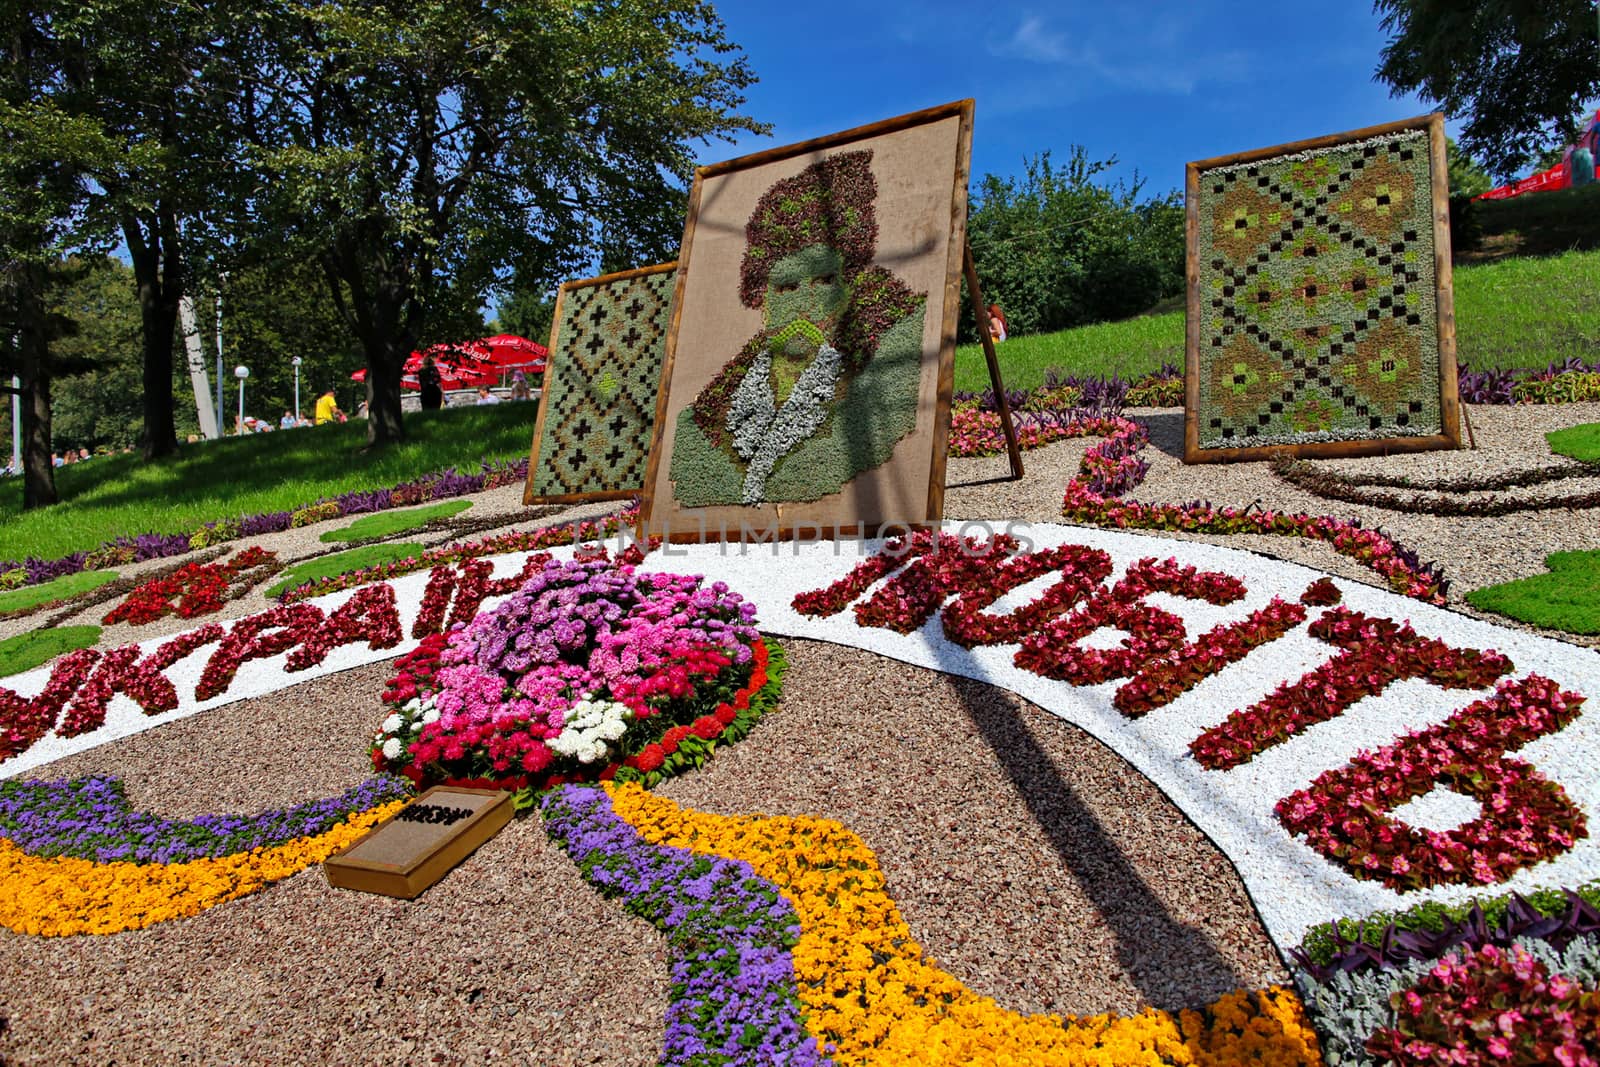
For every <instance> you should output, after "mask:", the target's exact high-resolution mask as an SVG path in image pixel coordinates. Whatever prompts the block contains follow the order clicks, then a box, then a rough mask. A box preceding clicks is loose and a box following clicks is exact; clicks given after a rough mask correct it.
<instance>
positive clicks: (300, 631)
mask: <svg viewBox="0 0 1600 1067" xmlns="http://www.w3.org/2000/svg"><path fill="white" fill-rule="evenodd" d="M324 621H325V616H324V615H323V613H322V609H321V608H319V607H317V606H316V605H315V604H305V603H300V604H286V605H283V606H281V607H276V608H272V609H271V610H269V611H264V612H262V613H261V614H259V615H250V616H248V617H246V618H243V619H240V620H239V621H238V622H236V623H234V624H233V629H232V630H230V631H229V632H228V636H227V637H225V638H223V639H222V643H221V644H220V645H218V646H217V650H216V651H215V652H213V653H212V654H211V658H210V659H209V660H207V661H206V666H205V670H203V671H202V672H201V673H200V682H199V684H197V685H196V686H195V687H194V698H195V699H196V700H209V699H211V698H212V697H214V696H220V695H222V694H223V693H226V692H227V691H228V687H229V686H231V685H232V684H233V678H234V675H236V674H238V673H239V667H240V666H241V665H243V664H245V663H247V662H249V661H250V660H253V659H267V658H268V657H270V656H276V655H277V654H278V653H280V652H287V651H288V650H289V649H291V648H294V647H295V646H296V645H303V644H305V643H306V642H307V641H308V640H310V639H312V638H313V637H315V636H316V633H317V630H318V629H319V628H320V627H321V626H322V624H323V622H324Z"/></svg>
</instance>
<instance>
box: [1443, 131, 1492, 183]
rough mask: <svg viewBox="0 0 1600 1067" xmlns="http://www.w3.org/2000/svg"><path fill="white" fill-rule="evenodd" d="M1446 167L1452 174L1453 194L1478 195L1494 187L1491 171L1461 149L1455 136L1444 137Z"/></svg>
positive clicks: (1450, 174)
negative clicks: (1490, 175)
mask: <svg viewBox="0 0 1600 1067" xmlns="http://www.w3.org/2000/svg"><path fill="white" fill-rule="evenodd" d="M1444 154H1445V169H1446V171H1447V173H1448V174H1449V176H1450V195H1451V196H1477V195H1478V194H1479V193H1487V192H1488V191H1489V190H1490V189H1493V188H1494V179H1493V178H1491V177H1489V172H1488V171H1486V170H1484V169H1483V168H1482V167H1480V166H1478V162H1477V160H1475V159H1473V158H1472V157H1471V156H1469V155H1467V154H1466V153H1465V152H1463V151H1462V150H1461V146H1460V145H1458V144H1456V142H1455V138H1453V137H1446V138H1445V139H1444Z"/></svg>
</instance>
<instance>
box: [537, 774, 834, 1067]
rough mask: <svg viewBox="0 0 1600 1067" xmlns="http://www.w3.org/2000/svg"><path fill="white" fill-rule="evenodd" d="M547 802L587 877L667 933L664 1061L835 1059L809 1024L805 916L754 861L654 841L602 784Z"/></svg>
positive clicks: (553, 829)
mask: <svg viewBox="0 0 1600 1067" xmlns="http://www.w3.org/2000/svg"><path fill="white" fill-rule="evenodd" d="M543 812H544V819H545V830H546V832H548V833H549V834H550V836H551V837H552V838H553V839H554V840H555V841H556V842H557V843H559V844H560V845H561V846H562V847H563V848H565V849H566V850H567V853H568V854H569V855H570V856H571V857H572V859H573V861H574V862H575V863H577V865H578V867H579V869H580V870H582V871H583V874H584V877H586V878H587V879H588V880H589V881H590V883H591V884H593V885H594V887H595V888H596V889H598V890H599V891H600V892H601V893H602V894H603V895H605V896H609V897H621V898H622V903H623V907H625V908H627V909H628V910H629V911H630V912H632V913H633V914H635V915H638V916H639V917H641V918H643V919H646V920H648V921H649V922H651V923H652V924H654V925H655V926H656V927H657V928H658V929H660V930H661V931H662V932H663V933H664V934H666V936H667V944H668V947H669V949H670V951H671V952H672V1001H671V1003H670V1004H668V1006H667V1018H666V1023H667V1033H666V1039H665V1042H664V1046H663V1048H662V1050H661V1063H662V1064H680V1063H681V1064H687V1063H705V1062H711V1063H727V1064H794V1065H800V1067H820V1065H822V1064H826V1063H829V1062H830V1061H829V1060H828V1059H827V1058H826V1057H824V1056H823V1055H822V1053H821V1052H820V1051H819V1050H818V1048H817V1041H816V1040H815V1039H814V1038H813V1037H812V1036H811V1035H810V1034H809V1033H808V1032H807V1031H806V1029H805V1023H804V1017H803V1016H802V1014H801V1010H800V997H799V990H798V986H797V985H796V981H795V973H794V960H793V958H792V957H791V956H790V953H789V949H790V946H792V945H793V944H794V943H795V942H796V941H798V940H799V937H800V924H799V919H798V917H797V916H796V915H795V913H794V909H793V907H792V906H791V905H790V904H789V901H788V899H787V898H785V897H784V896H783V894H782V893H780V892H779V891H778V888H777V886H775V885H773V884H772V883H771V882H769V881H767V880H766V879H765V878H762V877H760V876H759V875H757V874H756V872H755V870H754V869H753V868H751V866H750V865H749V864H748V863H743V862H739V861H735V860H729V859H724V858H722V857H717V856H702V855H697V854H695V853H693V852H689V851H687V850H685V849H680V848H672V847H669V846H664V845H652V844H650V843H649V842H647V841H645V840H644V839H643V838H641V837H640V836H639V834H638V833H637V832H636V831H635V830H634V828H633V827H632V826H630V825H629V824H628V823H627V822H626V821H624V820H623V819H621V818H620V817H618V816H617V814H616V813H615V812H614V811H613V810H612V807H611V798H610V797H609V796H608V795H607V794H606V793H605V791H604V790H601V789H593V788H586V787H580V786H564V787H562V788H560V789H556V790H553V791H552V792H551V793H549V794H548V795H547V796H546V797H545V799H544V803H543Z"/></svg>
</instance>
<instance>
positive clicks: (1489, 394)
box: [1456, 363, 1517, 404]
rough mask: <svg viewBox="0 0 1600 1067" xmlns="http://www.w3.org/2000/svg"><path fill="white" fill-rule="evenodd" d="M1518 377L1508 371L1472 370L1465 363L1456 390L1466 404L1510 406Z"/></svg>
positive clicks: (1458, 375)
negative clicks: (1512, 391)
mask: <svg viewBox="0 0 1600 1067" xmlns="http://www.w3.org/2000/svg"><path fill="white" fill-rule="evenodd" d="M1516 384H1517V376H1516V375H1515V374H1513V373H1512V372H1511V371H1508V370H1472V369H1470V368H1468V367H1467V365H1466V364H1465V363H1463V364H1462V365H1461V370H1460V372H1459V373H1458V374H1457V376H1456V390H1457V392H1458V393H1459V394H1460V396H1461V400H1462V402H1463V403H1466V404H1510V403H1514V402H1515V398H1514V397H1513V396H1512V394H1511V390H1512V388H1513V387H1515V386H1516Z"/></svg>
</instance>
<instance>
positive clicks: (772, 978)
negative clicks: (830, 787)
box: [544, 785, 1321, 1067]
mask: <svg viewBox="0 0 1600 1067" xmlns="http://www.w3.org/2000/svg"><path fill="white" fill-rule="evenodd" d="M544 810H545V812H546V813H547V815H548V816H549V821H548V822H547V823H546V827H547V829H548V830H549V832H550V833H551V835H552V836H553V837H555V838H556V840H557V841H558V842H560V843H561V844H562V845H563V847H565V848H566V849H567V850H568V851H569V852H570V853H572V854H573V856H574V859H576V860H578V861H579V863H580V865H582V866H584V867H585V873H586V875H588V877H589V878H590V879H591V881H593V882H594V883H595V884H596V886H597V888H600V889H601V891H602V892H606V893H608V894H610V895H617V896H621V897H622V898H623V899H624V901H625V903H626V906H628V907H629V909H630V910H632V911H634V912H635V913H636V914H639V915H642V916H644V917H646V918H648V919H650V920H651V921H652V922H654V923H655V924H656V925H658V926H659V927H661V928H662V929H663V930H664V931H665V932H666V933H667V936H668V938H669V943H670V944H672V945H673V947H674V956H675V959H674V978H675V982H674V1000H673V1002H672V1004H671V1006H670V1007H669V1013H672V1014H671V1015H670V1016H669V1017H671V1018H682V1017H684V1016H691V1017H700V1018H714V1019H716V1020H717V1022H718V1024H719V1025H718V1027H717V1028H715V1029H713V1030H712V1031H711V1032H710V1033H709V1034H707V1035H706V1038H705V1039H706V1040H707V1042H708V1044H710V1043H712V1042H715V1041H718V1040H720V1039H721V1035H722V1034H723V1033H725V1032H727V1031H728V1030H729V1029H730V1028H734V1027H737V1026H738V1025H740V1024H744V1026H745V1033H746V1043H745V1049H747V1050H753V1049H754V1048H756V1047H758V1046H760V1045H769V1046H770V1047H782V1048H787V1049H791V1050H792V1051H791V1052H790V1053H789V1055H793V1056H795V1057H797V1059H796V1060H795V1062H815V1060H816V1059H818V1058H820V1057H819V1053H820V1054H822V1055H825V1056H826V1057H827V1058H828V1059H830V1060H831V1061H832V1062H833V1063H835V1064H839V1065H850V1067H855V1065H865V1064H879V1065H892V1064H908V1065H909V1064H918V1065H925V1067H926V1065H936V1064H945V1063H948V1064H970V1063H1002V1062H1013V1063H1019V1064H1021V1063H1040V1064H1043V1063H1049V1064H1058V1065H1071V1064H1085V1065H1087V1064H1117V1065H1119V1067H1120V1065H1139V1064H1149V1065H1152V1067H1154V1065H1157V1064H1171V1063H1213V1064H1219V1065H1220V1064H1252V1063H1259V1064H1283V1065H1292V1064H1315V1063H1320V1062H1321V1061H1320V1058H1319V1056H1318V1053H1317V1042H1316V1037H1315V1035H1314V1033H1313V1032H1312V1030H1311V1028H1310V1027H1309V1025H1308V1024H1307V1023H1306V1021H1305V1018H1304V1015H1303V1013H1302V1010H1301V1008H1300V1004H1299V1001H1298V999H1297V998H1296V997H1295V995H1294V994H1293V993H1292V992H1290V991H1288V990H1286V989H1281V988H1272V989H1268V990H1264V991H1261V992H1258V993H1251V992H1238V993H1233V994H1229V995H1228V996H1225V997H1223V998H1222V999H1221V1000H1219V1001H1218V1002H1216V1003H1215V1004H1213V1005H1211V1006H1210V1007H1209V1008H1207V1009H1206V1010H1205V1011H1203V1012H1196V1011H1184V1012H1179V1013H1176V1014H1172V1013H1167V1012H1162V1011H1157V1010H1155V1009H1148V1008H1147V1009H1146V1010H1144V1011H1143V1012H1140V1013H1139V1014H1138V1015H1134V1016H1131V1017H1127V1018H1119V1017H1116V1016H1113V1015H1109V1014H1105V1015H1095V1016H1088V1017H1082V1018H1073V1017H1067V1018H1063V1017H1061V1016H1059V1015H1037V1016H1024V1015H1019V1014H1017V1013H1015V1012H1010V1011H1007V1010H1005V1009H1003V1008H1001V1007H1000V1006H999V1005H997V1004H995V1002H994V1001H993V1000H990V999H989V998H987V997H982V996H979V995H977V994H976V993H974V992H972V991H971V990H970V989H968V988H967V987H966V986H965V985H963V984H962V983H961V982H960V981H958V980H957V979H956V978H954V977H953V976H952V975H950V974H948V973H947V972H945V971H943V970H941V969H940V968H939V967H937V966H936V965H935V964H933V963H932V962H931V961H930V960H928V959H927V958H926V957H925V956H924V955H923V952H922V948H921V946H920V945H918V943H917V941H916V939H915V938H914V937H913V936H912V934H911V931H910V929H909V928H908V927H907V926H906V923H905V920H904V919H903V918H902V917H901V915H900V912H899V909H898V908H897V907H896V905H895V903H894V901H893V899H892V898H891V897H890V896H889V893H888V890H887V884H886V881H885V878H884V875H883V871H882V870H881V868H880V867H879V866H878V862H877V857H876V856H874V854H873V853H872V851H871V850H870V849H869V848H867V847H866V845H865V844H864V843H863V842H862V841H861V839H860V838H859V837H857V836H856V835H855V834H853V833H851V832H850V831H849V830H848V829H846V828H845V827H843V826H841V825H839V824H838V823H835V822H830V821H827V820H824V819H816V818H805V817H799V818H767V817H764V816H758V815H751V816H738V817H728V816H721V815H710V814H706V813H701V812H693V811H687V810H684V809H682V808H679V807H678V806H677V805H675V804H674V803H672V802H671V801H670V800H666V799H664V798H662V797H659V796H657V795H655V794H652V793H648V792H645V791H644V790H642V789H640V788H638V787H637V786H636V785H624V786H618V787H608V789H607V790H606V791H605V792H601V791H600V790H598V789H593V788H583V787H577V786H567V787H565V788H563V789H560V790H557V791H555V792H553V793H551V794H550V796H549V797H548V798H547V799H546V800H545V802H544ZM619 822H620V823H621V824H622V825H621V826H619V825H618V823H619ZM689 855H692V856H693V857H694V858H695V860H697V862H698V866H689V863H690V862H691V861H690V860H689V859H687V858H686V856H689ZM681 871H688V872H692V877H690V878H682V877H681V876H680V877H676V878H674V877H658V876H656V872H674V873H676V872H681ZM724 887H726V888H724ZM719 889H722V891H723V892H724V893H726V894H728V895H729V896H730V901H729V902H734V901H748V902H750V903H749V908H750V909H751V910H752V911H754V913H755V915H756V917H757V918H759V919H760V920H762V921H764V922H766V923H768V924H770V925H769V926H767V927H764V928H763V927H762V926H760V925H759V924H758V923H757V922H754V921H751V920H742V921H740V922H739V923H738V924H737V925H735V926H732V928H729V927H728V926H721V925H719V923H721V922H724V921H726V920H725V919H724V916H726V915H727V914H728V913H727V911H726V910H725V908H723V907H721V906H720V902H718V901H716V900H715V899H714V897H715V894H716V893H717V891H718V890H719ZM734 893H736V894H737V895H733V894H734ZM778 894H781V899H783V900H785V901H786V902H787V903H788V904H789V906H790V907H791V908H792V914H793V915H794V916H795V917H796V918H797V920H798V930H797V931H796V930H794V923H793V922H792V921H791V920H790V919H789V914H788V913H787V912H785V911H782V910H780V909H779V908H777V906H776V905H774V904H772V903H768V902H769V901H771V900H772V899H773V897H774V896H775V895H778ZM730 925H731V924H730ZM752 928H755V929H757V930H762V931H763V933H762V934H761V935H760V941H759V943H760V944H761V945H762V947H763V948H765V949H766V950H767V951H765V952H763V953H761V954H756V953H753V952H748V951H747V950H743V946H744V945H745V944H748V943H749V942H750V941H754V940H756V938H755V937H752ZM785 934H787V935H789V936H788V937H787V938H785V937H784V936H783V935H785ZM796 935H797V936H796ZM786 940H793V945H792V948H788V946H787V945H786V944H785V943H784V942H785V941H786ZM780 946H781V947H785V948H788V951H787V952H783V953H781V954H780V953H779V952H778V951H777V949H779V947H780ZM691 953H693V955H691ZM708 957H709V959H708ZM712 961H716V962H717V963H718V964H719V965H720V970H721V971H722V972H723V973H722V975H721V982H722V983H723V984H724V985H725V986H731V987H733V988H734V989H735V990H742V989H749V990H750V991H751V993H752V994H756V993H757V992H759V995H751V996H749V997H748V999H743V998H741V1000H739V1001H732V1002H731V1005H730V1000H729V999H728V998H727V994H726V991H722V993H721V999H718V998H716V997H714V996H713V995H711V989H712V988H715V987H709V988H708V987H707V986H706V985H705V984H703V983H699V984H697V983H696V982H695V981H694V980H693V977H692V976H693V974H694V973H695V965H696V964H698V965H699V966H700V967H708V966H710V965H711V963H712ZM791 976H792V978H791ZM791 980H792V982H793V986H792V987H791V986H790V984H789V983H790V981H791ZM791 988H792V989H793V994H791V992H790V990H791ZM791 996H797V997H798V1001H799V1006H798V1011H796V1010H795V1009H794V1008H792V1007H790V1004H791V1003H792V1002H791V1000H790V998H791ZM747 1006H748V1007H747ZM746 1011H748V1015H746V1014H744V1013H745V1012H746ZM730 1016H731V1018H730ZM674 1037H675V1032H673V1031H669V1035H668V1047H667V1049H666V1051H665V1053H664V1055H663V1059H662V1062H664V1063H671V1062H679V1061H678V1060H677V1059H676V1058H674V1056H675V1054H676V1051H677V1048H678V1046H677V1045H676V1044H675V1041H674ZM797 1038H798V1040H797ZM807 1039H809V1040H807ZM807 1044H809V1046H810V1047H809V1048H808V1047H807ZM732 1055H733V1057H734V1058H732V1059H730V1060H729V1062H735V1063H743V1062H773V1061H772V1060H770V1059H769V1060H760V1059H758V1058H756V1057H755V1056H753V1055H751V1056H750V1057H749V1058H748V1059H745V1058H740V1056H741V1053H733V1054H732ZM743 1055H749V1053H748V1052H745V1053H743ZM780 1062H786V1061H780Z"/></svg>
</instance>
